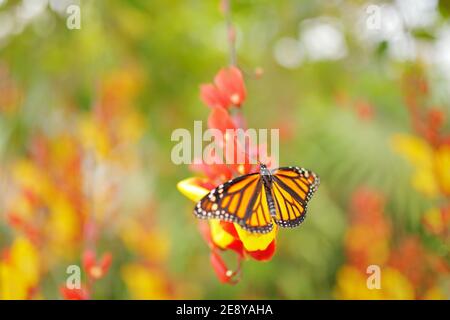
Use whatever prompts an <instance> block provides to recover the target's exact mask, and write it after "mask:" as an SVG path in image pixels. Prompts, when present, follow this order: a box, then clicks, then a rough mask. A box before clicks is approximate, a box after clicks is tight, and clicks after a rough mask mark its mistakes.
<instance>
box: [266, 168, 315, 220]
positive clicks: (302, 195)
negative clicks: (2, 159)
mask: <svg viewBox="0 0 450 320" xmlns="http://www.w3.org/2000/svg"><path fill="white" fill-rule="evenodd" d="M272 174H273V179H272V196H273V200H274V202H275V206H276V208H277V212H276V216H275V217H274V220H275V223H276V224H278V225H279V226H280V227H288V228H293V227H296V226H298V225H299V224H301V223H302V222H303V220H304V219H305V216H306V210H307V208H308V201H309V200H310V199H311V197H312V195H313V193H314V192H315V191H316V190H317V188H318V186H319V183H320V179H319V177H318V176H317V175H316V174H315V173H314V172H312V171H309V170H306V169H304V168H299V167H283V168H278V169H275V170H273V172H272Z"/></svg>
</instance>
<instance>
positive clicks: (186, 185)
mask: <svg viewBox="0 0 450 320" xmlns="http://www.w3.org/2000/svg"><path fill="white" fill-rule="evenodd" d="M201 181H202V180H201V179H200V178H195V177H194V178H187V179H184V180H181V181H180V182H178V183H177V189H178V191H180V192H181V193H182V194H183V195H184V196H186V197H187V198H189V199H191V200H192V201H194V202H197V201H200V200H201V199H202V198H203V197H204V196H206V195H207V194H208V192H209V190H208V189H206V188H203V187H201V186H200V185H201Z"/></svg>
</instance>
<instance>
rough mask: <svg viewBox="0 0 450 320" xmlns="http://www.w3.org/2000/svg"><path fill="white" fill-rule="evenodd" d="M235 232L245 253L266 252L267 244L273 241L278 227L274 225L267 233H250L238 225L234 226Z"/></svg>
mask: <svg viewBox="0 0 450 320" xmlns="http://www.w3.org/2000/svg"><path fill="white" fill-rule="evenodd" d="M234 226H235V228H236V231H237V233H238V235H239V239H241V241H242V243H243V245H244V248H245V249H246V250H247V251H256V250H266V249H267V247H268V246H269V244H270V243H271V242H272V241H273V240H274V239H275V237H276V235H277V230H278V227H277V225H274V227H273V229H272V231H270V232H269V233H262V234H259V233H250V232H248V231H245V230H244V229H242V228H241V227H240V226H239V225H238V224H236V223H235V224H234Z"/></svg>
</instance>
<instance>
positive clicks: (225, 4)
mask: <svg viewBox="0 0 450 320" xmlns="http://www.w3.org/2000/svg"><path fill="white" fill-rule="evenodd" d="M222 9H223V13H224V15H225V21H226V26H227V39H228V46H229V50H230V66H236V65H237V56H236V32H235V29H234V26H233V22H232V20H231V1H230V0H222Z"/></svg>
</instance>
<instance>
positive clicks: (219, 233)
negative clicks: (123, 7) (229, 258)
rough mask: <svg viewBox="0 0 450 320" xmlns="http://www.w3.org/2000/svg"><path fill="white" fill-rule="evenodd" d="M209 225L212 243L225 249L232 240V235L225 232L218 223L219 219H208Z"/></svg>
mask: <svg viewBox="0 0 450 320" xmlns="http://www.w3.org/2000/svg"><path fill="white" fill-rule="evenodd" d="M209 226H210V228H211V237H212V240H213V241H214V243H215V244H216V245H217V246H218V247H220V248H222V249H225V248H226V247H227V246H228V245H229V244H231V243H232V242H233V240H234V237H233V236H232V235H230V234H229V233H228V232H226V231H225V230H224V229H223V228H222V226H221V225H220V220H210V221H209Z"/></svg>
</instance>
